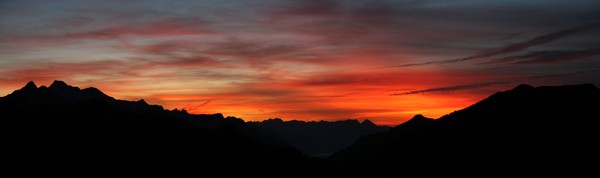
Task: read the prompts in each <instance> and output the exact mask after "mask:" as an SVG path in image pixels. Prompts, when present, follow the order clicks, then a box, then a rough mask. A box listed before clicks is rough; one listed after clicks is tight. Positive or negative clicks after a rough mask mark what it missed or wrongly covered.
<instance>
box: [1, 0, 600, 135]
mask: <svg viewBox="0 0 600 178" xmlns="http://www.w3.org/2000/svg"><path fill="white" fill-rule="evenodd" d="M532 7H535V8H532ZM536 9H537V10H536ZM598 12H600V2H599V1H593V0H590V1H585V0H582V1H573V2H571V1H568V2H567V1H520V0H519V1H517V0H514V1H462V0H461V1H456V2H455V1H452V3H450V2H446V1H401V0H399V1H391V0H390V1H368V0H364V1H363V0H360V1H341V0H306V1H304V0H283V1H269V0H267V1H265V0H248V1H242V0H239V1H236V0H232V1H189V2H188V1H112V0H109V1H86V0H82V1H56V2H54V1H53V3H47V2H45V1H3V2H0V96H4V95H7V94H9V93H10V92H12V91H14V90H16V89H19V88H20V87H22V86H24V85H25V84H26V83H27V82H28V81H35V82H36V83H37V84H38V85H46V86H48V85H50V84H51V83H52V81H54V80H63V81H65V82H67V83H69V84H71V85H74V86H79V87H96V88H99V89H100V90H102V91H104V92H105V93H106V94H108V95H110V96H113V97H116V98H118V99H124V100H139V99H144V100H145V101H147V102H148V103H150V104H157V105H163V106H165V107H166V108H167V109H174V108H179V109H186V110H187V111H189V112H190V113H223V114H224V115H226V116H236V117H240V118H243V119H244V120H246V121H250V120H254V121H259V120H265V119H269V118H282V119H284V120H294V119H295V120H343V119H359V120H364V119H369V120H371V121H373V122H375V123H377V124H383V125H397V124H399V123H402V122H404V121H406V120H408V119H410V118H411V117H412V116H414V115H415V114H423V115H425V116H427V117H433V118H437V117H440V116H442V115H444V114H447V113H450V112H452V111H454V110H458V109H461V108H464V107H467V106H469V105H471V104H473V103H475V102H477V101H479V100H481V99H484V98H485V97H487V96H489V95H491V94H493V93H495V92H497V91H502V90H507V89H511V88H513V87H515V86H517V85H518V84H520V83H528V84H532V85H563V84H578V83H594V84H595V85H597V86H599V85H600V77H599V74H600V60H598V59H599V58H600V42H599V41H598V40H597V39H600V22H599V21H597V19H600V13H598ZM590 19H592V20H593V19H596V21H591V20H590Z"/></svg>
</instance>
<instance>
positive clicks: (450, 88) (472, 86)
mask: <svg viewBox="0 0 600 178" xmlns="http://www.w3.org/2000/svg"><path fill="white" fill-rule="evenodd" d="M505 83H506V82H485V83H475V84H467V85H454V86H448V87H440V88H430V89H425V90H413V91H409V92H403V93H393V94H390V95H394V96H398V95H413V94H424V93H430V92H452V91H458V90H469V89H475V88H483V87H488V86H492V85H500V84H505Z"/></svg>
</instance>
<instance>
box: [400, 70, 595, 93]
mask: <svg viewBox="0 0 600 178" xmlns="http://www.w3.org/2000/svg"><path fill="white" fill-rule="evenodd" d="M597 72H600V69H595V70H586V71H578V72H570V73H560V74H547V75H535V76H529V77H522V78H521V79H514V80H506V81H497V82H483V83H474V84H466V85H453V86H446V87H439V88H429V89H424V90H413V91H408V92H402V93H392V94H390V95H392V96H399V95H413V94H424V93H430V92H452V91H459V90H469V89H476V88H484V87H489V86H494V85H502V84H510V83H519V82H531V81H536V80H544V79H550V78H564V77H572V76H580V75H589V74H594V73H597Z"/></svg>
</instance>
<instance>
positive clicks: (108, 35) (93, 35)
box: [59, 18, 217, 40]
mask: <svg viewBox="0 0 600 178" xmlns="http://www.w3.org/2000/svg"><path fill="white" fill-rule="evenodd" d="M214 33H217V32H216V31H214V30H211V29H210V28H208V27H207V23H206V22H205V21H203V20H201V19H195V18H194V19H183V18H171V19H163V20H158V21H154V22H146V23H139V24H135V23H134V24H121V25H117V26H114V27H108V28H102V29H96V30H89V31H81V32H72V33H66V34H64V35H63V36H62V37H59V38H61V39H67V40H69V39H114V38H120V37H124V36H137V37H164V36H168V37H173V36H181V35H207V34H214Z"/></svg>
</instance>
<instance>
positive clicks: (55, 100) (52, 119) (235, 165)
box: [0, 81, 600, 177]
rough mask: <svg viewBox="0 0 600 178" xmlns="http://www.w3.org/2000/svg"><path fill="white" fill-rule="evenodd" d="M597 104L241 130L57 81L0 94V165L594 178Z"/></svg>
mask: <svg viewBox="0 0 600 178" xmlns="http://www.w3.org/2000/svg"><path fill="white" fill-rule="evenodd" d="M598 101H600V89H599V88H598V87H596V86H594V85H592V84H583V85H569V86H555V87H549V86H542V87H532V86H529V85H519V86H517V87H516V88H514V89H512V90H508V91H503V92H498V93H496V94H493V95H491V96H490V97H488V98H486V99H484V100H482V101H480V102H478V103H475V104H473V105H471V106H469V107H467V108H465V109H462V110H459V111H455V112H452V113H450V114H448V115H445V116H442V117H440V118H438V119H431V118H427V117H425V116H423V115H416V116H414V117H413V118H412V119H410V120H409V121H407V122H405V123H403V124H400V125H398V126H396V127H394V128H391V129H388V128H385V127H379V126H377V125H375V124H373V123H372V122H371V121H369V120H365V121H363V122H362V123H360V122H358V121H356V120H346V121H337V122H326V121H320V122H304V121H283V120H281V119H269V120H265V121H262V122H244V121H243V120H242V119H240V118H236V117H232V116H228V117H225V116H223V115H222V114H219V113H217V114H190V113H187V111H185V110H177V109H175V110H165V109H164V108H163V107H162V106H158V105H150V104H148V103H147V102H146V101H144V100H139V101H124V100H118V99H115V98H113V97H110V96H108V95H106V94H104V93H103V92H101V91H100V90H98V89H96V88H85V89H80V88H78V87H73V86H70V85H68V84H66V83H65V82H61V81H55V82H54V83H52V85H50V86H49V87H45V86H40V87H38V86H37V85H36V84H35V83H33V82H29V83H27V84H26V85H25V86H24V87H23V88H21V89H19V90H16V91H14V92H13V93H11V94H9V95H7V96H5V97H0V118H1V122H2V124H1V125H0V129H2V131H3V133H5V134H4V135H5V137H6V138H5V139H3V148H4V149H3V153H5V155H6V156H5V157H3V159H4V160H5V162H7V163H9V164H10V165H28V166H26V167H24V170H23V171H21V172H26V171H31V170H37V171H42V170H48V171H52V170H61V169H64V168H65V166H63V165H61V164H59V163H61V162H67V163H71V164H68V165H69V168H70V169H69V170H86V172H88V173H90V172H92V173H94V172H103V171H106V170H107V168H106V167H104V166H105V165H113V166H114V165H118V166H120V167H125V168H126V169H127V170H129V171H132V169H133V167H141V169H138V170H136V171H138V173H139V172H143V173H153V172H154V171H158V170H165V171H167V172H168V174H167V175H172V174H173V173H177V172H178V173H181V172H186V173H193V174H197V175H215V174H216V175H221V176H227V175H236V174H240V173H243V174H246V175H258V176H261V177H402V176H407V175H408V176H419V177H423V176H444V177H448V176H451V177H453V176H459V177H464V176H478V177H488V176H511V177H513V176H527V177H530V176H534V177H540V176H541V177H548V176H567V177H573V176H583V175H585V176H592V177H596V176H593V175H598V173H597V171H596V168H595V165H594V164H593V163H594V161H595V160H597V158H598V154H597V150H599V146H597V145H600V143H599V140H598V139H599V137H598V136H599V135H600V133H599V132H600V130H599V129H598V128H597V127H598V124H596V123H597V122H596V120H597V119H598V118H600V117H599V114H598V113H597V110H598V108H599V107H598ZM386 130H387V131H386ZM368 134H370V135H368ZM362 135H366V136H362ZM359 137H361V138H360V139H358V140H357V141H355V142H354V140H356V139H357V138H359ZM352 142H354V143H352ZM347 145H350V146H348V147H347V148H344V149H342V150H340V151H338V152H335V153H334V154H333V155H331V156H330V157H328V158H309V157H306V156H304V155H303V154H302V153H301V152H300V151H298V150H297V149H296V148H294V147H297V148H298V149H299V150H301V151H302V152H304V153H305V154H306V155H311V156H323V155H327V154H329V153H331V152H334V151H336V150H339V149H340V148H343V147H345V146H347ZM292 146H294V147H292ZM32 163H35V164H36V165H42V166H35V167H34V166H33V164H32ZM259 163H260V164H259ZM76 168H77V169H76ZM90 169H91V170H90ZM223 170H224V171H223ZM42 172H44V171H42Z"/></svg>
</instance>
